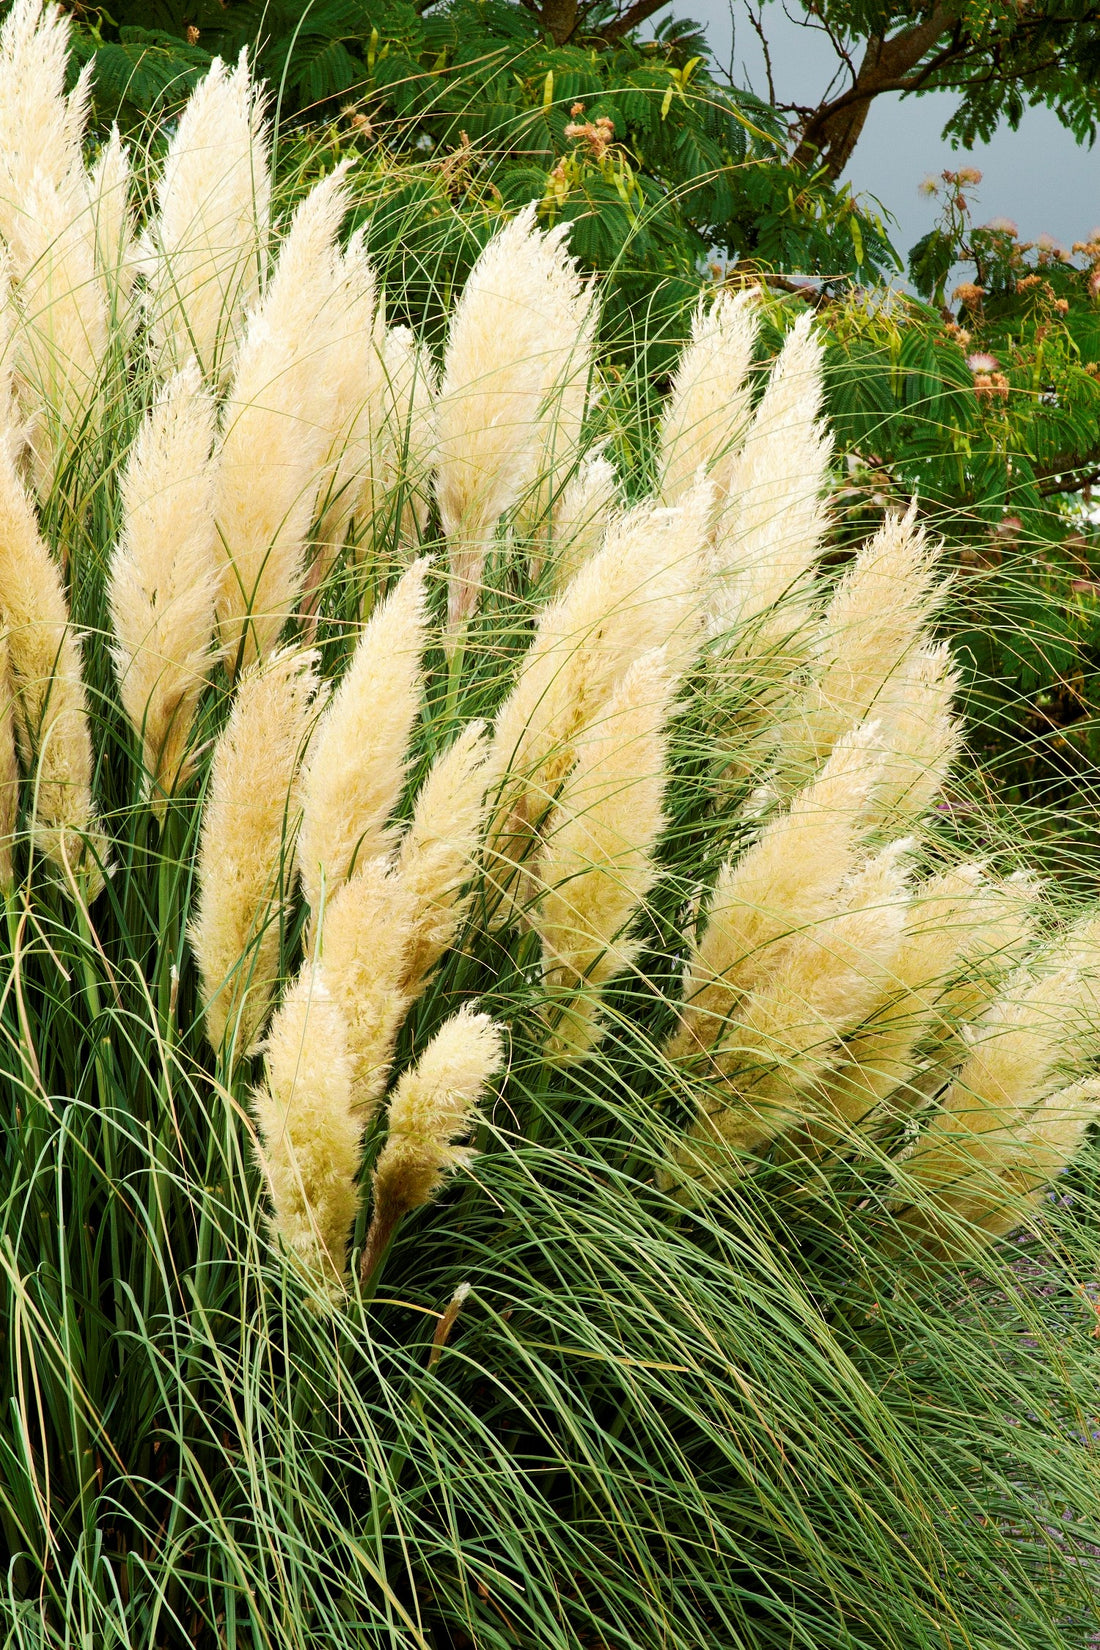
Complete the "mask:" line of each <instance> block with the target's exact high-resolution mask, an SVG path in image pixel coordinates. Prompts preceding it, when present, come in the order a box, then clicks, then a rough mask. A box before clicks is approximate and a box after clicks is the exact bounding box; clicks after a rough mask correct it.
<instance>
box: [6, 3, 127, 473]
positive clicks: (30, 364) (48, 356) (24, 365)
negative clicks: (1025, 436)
mask: <svg viewBox="0 0 1100 1650" xmlns="http://www.w3.org/2000/svg"><path fill="white" fill-rule="evenodd" d="M69 33H70V24H69V19H68V17H67V16H66V15H65V14H64V13H63V12H62V11H61V9H60V8H59V7H56V6H52V5H51V6H48V7H45V6H43V5H42V4H41V0H17V3H16V4H15V5H14V6H13V7H12V9H11V11H10V12H9V13H8V16H7V18H6V20H5V22H4V26H3V28H2V29H0V240H2V241H3V244H4V246H5V248H6V252H7V264H8V267H7V268H6V269H5V270H4V272H3V278H4V284H5V285H6V283H7V279H8V270H9V269H10V277H11V279H12V281H13V283H14V290H13V297H14V302H15V308H16V311H17V314H18V317H19V324H18V326H17V329H16V335H15V357H16V382H17V386H18V390H19V399H20V404H21V408H22V411H23V415H24V418H25V419H26V420H27V424H28V429H27V437H28V440H29V443H30V447H31V455H32V456H31V469H32V472H33V476H34V481H35V486H36V487H37V489H38V491H39V494H40V495H41V496H43V497H45V496H47V495H48V493H49V492H50V490H51V488H52V486H53V483H54V481H55V479H56V477H57V473H58V470H59V468H60V466H61V465H62V464H63V463H64V461H65V459H66V458H67V456H68V454H69V452H70V451H71V449H72V446H73V443H74V441H75V439H76V437H77V435H78V434H80V433H81V432H82V431H83V429H84V427H85V423H86V420H87V418H88V417H89V416H90V413H91V408H92V404H93V401H94V396H95V390H96V386H97V382H98V376H99V368H100V363H101V361H102V359H103V356H104V352H105V349H106V343H107V305H106V301H105V296H104V292H103V289H102V286H101V285H100V282H99V279H98V276H97V271H96V219H95V214H94V212H93V210H92V206H91V204H90V202H89V188H88V180H87V179H86V177H85V173H84V166H83V159H82V155H81V143H82V140H83V135H84V127H85V123H86V120H87V114H88V98H89V89H90V84H91V81H90V75H91V67H92V66H91V64H90V63H89V64H88V65H87V66H86V67H85V70H84V71H83V72H82V73H81V75H80V77H79V79H78V81H77V84H76V86H75V87H74V88H73V90H72V92H70V93H69V95H68V96H66V95H65V89H64V88H65V72H66V63H67V60H68V55H69Z"/></svg>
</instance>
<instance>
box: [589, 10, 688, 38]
mask: <svg viewBox="0 0 1100 1650" xmlns="http://www.w3.org/2000/svg"><path fill="white" fill-rule="evenodd" d="M669 4H671V0H634V4H633V5H631V6H628V7H627V8H626V10H625V11H624V12H623V13H622V15H621V16H619V17H615V18H613V19H612V21H611V22H610V23H606V24H605V25H604V27H603V28H602V29H601V30H600V31H599V38H600V39H601V40H607V41H609V42H611V41H615V40H621V39H622V38H623V35H624V34H629V33H630V31H631V29H636V28H637V27H638V25H639V24H640V23H644V22H645V20H646V18H647V17H652V16H653V13H654V12H655V11H660V10H661V8H662V7H663V6H667V5H669Z"/></svg>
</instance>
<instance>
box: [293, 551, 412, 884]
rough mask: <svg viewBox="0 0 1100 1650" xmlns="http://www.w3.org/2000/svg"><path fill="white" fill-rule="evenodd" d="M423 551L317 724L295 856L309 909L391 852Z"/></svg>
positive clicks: (408, 727)
mask: <svg viewBox="0 0 1100 1650" xmlns="http://www.w3.org/2000/svg"><path fill="white" fill-rule="evenodd" d="M427 570H428V563H427V561H426V560H424V559H421V560H420V561H417V562H415V563H414V564H413V566H412V567H410V568H409V569H408V571H407V572H406V573H404V574H403V576H402V578H401V581H400V583H399V584H398V585H397V587H396V589H395V590H394V592H393V594H392V595H391V596H390V597H389V599H388V600H387V601H386V602H385V604H384V605H383V606H382V607H381V608H379V610H378V611H377V612H376V613H375V614H374V615H373V617H372V618H371V619H370V621H369V623H368V624H367V625H366V627H365V628H364V630H363V633H362V635H361V636H360V638H359V641H358V644H357V645H356V649H355V653H354V654H353V656H352V661H351V664H350V665H349V667H348V671H347V674H346V675H345V677H344V679H343V681H342V682H341V683H340V686H339V687H338V688H337V690H336V692H335V693H334V695H333V697H332V700H331V703H330V704H329V706H328V708H327V710H326V711H325V714H324V716H323V718H322V720H321V723H320V725H319V727H318V729H317V732H316V735H315V737H314V740H313V745H312V748H311V750H310V755H309V760H308V763H307V765H306V769H305V773H304V775H303V781H302V804H303V814H302V830H301V835H300V837H299V839H298V860H299V864H300V865H301V868H302V884H303V886H304V888H305V892H306V898H307V899H308V901H309V904H310V909H311V910H312V911H313V912H314V913H316V911H317V910H318V907H319V905H320V903H321V896H322V891H323V890H324V891H327V893H328V894H330V895H331V894H333V893H335V891H336V890H337V889H338V888H339V887H340V885H341V883H343V882H344V881H346V879H347V877H348V876H349V874H350V873H351V871H352V869H353V867H354V866H355V865H356V863H360V864H361V863H364V862H365V861H368V860H371V859H376V858H378V857H379V856H383V855H385V854H387V853H388V852H389V850H390V849H391V847H392V846H393V842H394V836H395V833H394V831H393V830H392V828H388V825H387V822H388V821H389V818H390V815H391V814H392V812H393V809H394V807H395V806H396V803H397V800H398V798H399V797H400V795H401V788H402V786H403V784H404V781H405V772H406V766H405V765H406V757H407V750H408V744H409V736H410V734H411V732H412V727H413V722H414V720H415V718H416V714H417V711H418V710H419V708H420V691H421V686H422V680H423V678H422V671H421V663H420V661H421V655H422V653H423V651H424V645H425V641H426V636H425V626H424V581H425V577H426V575H427Z"/></svg>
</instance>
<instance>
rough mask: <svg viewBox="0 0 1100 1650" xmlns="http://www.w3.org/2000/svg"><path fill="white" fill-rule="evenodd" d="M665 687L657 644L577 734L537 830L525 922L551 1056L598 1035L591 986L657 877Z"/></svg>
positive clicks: (620, 947) (618, 958) (574, 1050)
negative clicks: (539, 962) (534, 884)
mask: <svg viewBox="0 0 1100 1650" xmlns="http://www.w3.org/2000/svg"><path fill="white" fill-rule="evenodd" d="M671 691H672V684H671V682H670V681H669V678H668V674H667V670H666V667H665V660H664V656H663V654H662V653H661V652H660V651H657V652H655V653H650V654H646V655H644V656H643V657H642V658H641V659H639V660H637V661H636V662H635V663H634V664H633V665H632V666H631V668H630V669H629V670H628V671H627V673H626V675H625V676H624V678H623V680H622V682H621V683H620V684H619V686H618V688H617V689H616V690H615V692H614V693H613V694H612V696H611V699H610V701H609V702H608V706H607V710H606V713H605V715H604V716H603V717H602V718H601V719H600V721H599V722H597V723H596V725H595V726H594V727H592V728H590V729H589V730H588V731H587V733H586V734H585V736H584V738H583V740H582V742H581V745H580V749H579V753H578V757H577V762H576V765H575V767H574V768H573V769H572V771H571V772H570V774H569V776H568V778H567V779H566V781H565V784H564V785H563V787H562V791H561V796H560V798H559V801H558V805H557V807H556V808H555V810H554V813H553V815H552V817H551V819H550V822H549V824H548V826H547V828H546V832H545V847H544V848H543V851H542V854H541V857H540V861H539V876H540V879H541V880H542V881H543V882H544V883H545V886H546V892H545V894H543V896H542V897H541V899H540V900H539V901H538V903H537V905H536V907H535V910H534V912H533V915H532V920H533V924H534V927H535V928H536V929H537V931H538V933H539V934H540V936H541V938H542V947H543V966H544V984H545V985H546V987H547V990H548V992H549V994H550V996H549V1002H548V1012H549V1015H550V1018H551V1021H552V1024H553V1027H554V1030H553V1036H552V1039H551V1041H550V1044H549V1051H550V1053H551V1055H552V1056H554V1057H557V1058H562V1059H567V1058H572V1057H575V1056H577V1055H580V1054H583V1053H584V1052H585V1051H586V1050H587V1049H588V1048H590V1047H591V1046H592V1044H593V1043H594V1042H595V1041H596V1040H597V1038H598V1036H599V1035H600V1027H599V1022H598V1018H597V1016H598V1010H599V998H600V993H601V992H602V990H603V988H604V987H605V986H606V984H607V982H608V981H609V980H610V979H612V978H613V976H614V975H615V974H617V973H619V972H620V971H621V970H622V969H623V968H625V967H627V966H628V965H629V963H630V962H631V961H632V959H633V958H634V956H635V955H636V954H637V951H638V949H639V945H640V942H639V941H637V940H632V939H629V938H627V937H626V930H627V929H628V928H629V926H630V923H631V921H632V919H633V918H634V917H635V916H636V914H637V912H638V909H639V907H640V906H641V904H642V902H643V901H644V900H645V898H646V895H647V894H648V893H649V891H650V889H651V888H652V887H653V884H654V881H655V880H656V875H657V868H656V862H655V859H654V849H655V846H656V842H657V839H658V837H659V835H660V833H661V830H662V828H663V826H664V813H663V810H662V805H661V799H662V796H663V794H664V788H665V782H666V762H667V752H666V748H665V737H664V729H665V722H666V720H667V718H668V712H669V701H670V697H671Z"/></svg>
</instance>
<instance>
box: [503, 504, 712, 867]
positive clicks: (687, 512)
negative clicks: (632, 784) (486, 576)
mask: <svg viewBox="0 0 1100 1650" xmlns="http://www.w3.org/2000/svg"><path fill="white" fill-rule="evenodd" d="M712 497H713V495H712V493H711V490H710V487H709V485H708V484H706V483H702V484H700V485H699V486H697V487H695V488H694V489H693V490H692V492H691V493H690V494H689V495H688V497H687V498H686V499H685V501H684V503H683V504H682V505H681V506H679V507H677V508H676V509H671V510H670V509H664V508H661V507H656V506H652V505H651V506H639V507H638V508H637V509H635V510H632V511H630V512H629V513H628V514H626V515H625V516H623V517H622V518H620V519H619V520H617V521H616V522H614V523H613V524H612V526H611V528H610V529H609V530H608V534H607V537H606V540H605V542H604V544H603V546H602V547H601V549H600V550H599V551H598V552H597V553H596V554H595V555H594V556H592V557H591V558H590V559H589V560H588V561H587V562H585V564H584V565H583V566H582V567H581V568H580V570H579V572H578V573H577V574H576V576H575V578H574V579H573V580H572V581H571V583H570V584H569V585H568V586H567V588H566V589H565V591H564V592H563V593H562V595H561V596H559V597H558V598H556V599H555V600H554V601H552V602H551V603H550V604H549V605H548V606H547V607H545V608H543V610H542V612H541V614H540V615H539V620H538V624H537V626H536V629H535V636H534V640H533V642H532V644H531V646H530V648H529V649H528V651H527V653H526V655H525V656H524V659H523V662H522V664H521V666H520V670H519V675H518V677H517V680H516V685H515V687H514V688H513V689H512V692H511V694H510V695H509V696H508V698H507V699H506V700H505V702H504V704H503V705H502V706H501V709H500V711H499V712H498V713H497V718H496V722H495V725H494V752H493V773H492V781H493V782H492V784H491V786H490V794H493V793H494V791H495V804H496V806H495V812H494V818H493V824H492V827H491V831H490V836H491V840H492V845H493V848H494V851H495V852H496V854H497V855H498V856H499V858H500V863H499V865H498V868H497V870H498V875H499V879H500V881H501V882H502V883H505V884H506V883H507V882H508V881H509V880H510V877H511V871H510V869H509V867H514V866H515V865H516V864H517V863H519V861H521V860H522V859H523V858H524V856H525V854H526V852H527V849H528V847H529V827H530V825H531V824H532V823H533V822H534V821H536V820H537V819H538V818H539V816H540V815H541V814H543V813H544V812H545V811H546V808H547V807H548V806H549V805H550V804H551V803H552V802H553V800H554V797H555V795H556V793H557V788H558V786H559V785H560V783H561V781H562V779H563V778H564V777H565V774H566V773H567V772H568V771H569V768H570V767H571V766H572V763H573V758H574V751H575V745H576V739H577V736H578V734H579V733H580V732H581V731H582V729H584V728H585V727H587V726H588V725H589V724H590V723H592V722H594V721H595V720H596V719H597V718H598V717H599V716H600V715H601V714H602V712H603V710H604V707H605V706H606V704H607V701H608V699H609V697H610V695H611V692H612V690H613V689H614V687H615V685H616V683H617V682H619V681H620V680H621V679H622V677H623V675H624V674H625V672H626V671H627V670H628V669H629V667H630V666H631V665H632V664H633V663H634V662H635V660H637V659H639V658H641V657H642V655H643V654H646V653H649V652H651V651H653V650H654V649H656V648H664V649H665V656H666V660H667V668H668V672H669V675H670V678H671V679H672V680H673V681H674V682H678V681H679V679H680V676H681V675H682V673H683V671H684V670H685V669H686V668H687V666H688V665H689V664H690V663H691V661H692V660H693V658H694V657H695V655H696V652H697V650H698V647H699V644H700V641H701V635H700V630H699V612H700V608H699V570H700V556H701V552H702V547H703V543H704V540H705V535H706V526H707V521H708V519H709V515H710V509H711V503H712Z"/></svg>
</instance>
